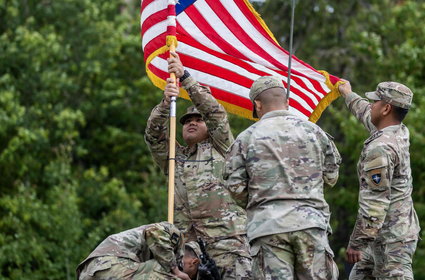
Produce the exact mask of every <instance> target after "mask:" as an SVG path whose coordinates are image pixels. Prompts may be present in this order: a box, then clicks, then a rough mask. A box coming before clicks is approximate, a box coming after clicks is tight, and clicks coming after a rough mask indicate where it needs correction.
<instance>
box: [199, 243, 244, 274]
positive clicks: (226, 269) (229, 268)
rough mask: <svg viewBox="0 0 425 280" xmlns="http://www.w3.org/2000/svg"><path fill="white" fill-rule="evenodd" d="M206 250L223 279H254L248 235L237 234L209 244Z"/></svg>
mask: <svg viewBox="0 0 425 280" xmlns="http://www.w3.org/2000/svg"><path fill="white" fill-rule="evenodd" d="M206 250H207V252H208V254H209V255H210V257H211V258H212V259H214V261H215V262H216V265H217V267H218V269H219V272H220V275H221V277H222V279H223V280H233V279H237V280H248V279H252V272H251V266H252V261H251V257H250V255H249V243H248V239H247V238H246V236H236V237H232V238H228V239H223V240H219V241H216V242H212V243H210V244H207V246H206Z"/></svg>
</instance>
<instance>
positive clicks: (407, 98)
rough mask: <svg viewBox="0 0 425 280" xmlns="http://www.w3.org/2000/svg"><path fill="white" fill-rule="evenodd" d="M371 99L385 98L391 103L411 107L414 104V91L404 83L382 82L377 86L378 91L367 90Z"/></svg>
mask: <svg viewBox="0 0 425 280" xmlns="http://www.w3.org/2000/svg"><path fill="white" fill-rule="evenodd" d="M366 97H367V98H369V99H370V100H375V101H378V100H383V101H385V102H387V103H389V104H391V105H394V106H397V107H400V108H403V109H409V108H410V106H411V105H412V99H413V93H412V91H411V90H410V89H409V88H408V87H406V86H405V85H403V84H400V83H397V82H382V83H379V84H378V86H377V87H376V91H371V92H366Z"/></svg>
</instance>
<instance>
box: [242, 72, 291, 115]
mask: <svg viewBox="0 0 425 280" xmlns="http://www.w3.org/2000/svg"><path fill="white" fill-rule="evenodd" d="M271 88H282V90H283V92H284V93H286V90H285V87H284V86H283V83H282V79H281V78H279V77H276V76H263V77H260V78H258V79H257V80H255V82H254V83H253V84H252V86H251V89H250V91H249V99H251V102H252V104H253V105H254V110H253V111H252V116H253V117H254V118H258V116H257V112H256V110H255V103H254V100H255V98H257V96H258V95H260V93H262V92H263V91H265V90H267V89H271Z"/></svg>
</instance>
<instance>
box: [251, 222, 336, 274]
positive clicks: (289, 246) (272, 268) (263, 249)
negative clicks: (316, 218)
mask: <svg viewBox="0 0 425 280" xmlns="http://www.w3.org/2000/svg"><path fill="white" fill-rule="evenodd" d="M251 250H252V255H253V258H254V260H253V267H252V271H253V274H254V279H256V280H257V279H258V280H263V279H264V280H265V279H299V280H307V279H311V280H313V279H314V280H336V279H338V268H337V266H336V264H335V262H334V261H333V252H332V250H331V248H330V247H329V243H328V238H327V233H326V231H325V230H322V229H306V230H302V231H294V232H288V233H280V234H273V235H268V236H263V237H260V238H257V239H255V240H254V242H253V244H252V249H251Z"/></svg>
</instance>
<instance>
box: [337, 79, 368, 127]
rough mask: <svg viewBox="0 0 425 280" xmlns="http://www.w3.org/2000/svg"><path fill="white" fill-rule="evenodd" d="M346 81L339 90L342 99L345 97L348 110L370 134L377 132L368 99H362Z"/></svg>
mask: <svg viewBox="0 0 425 280" xmlns="http://www.w3.org/2000/svg"><path fill="white" fill-rule="evenodd" d="M344 81H345V83H344V84H342V85H340V86H339V87H338V90H339V92H340V93H341V95H342V97H344V99H345V104H346V105H347V107H348V109H349V110H350V112H351V113H352V114H353V115H354V116H355V117H356V118H357V119H358V120H359V121H360V122H361V123H362V124H363V125H364V126H365V127H366V129H367V130H368V131H369V132H373V131H375V130H376V127H375V126H374V125H373V124H372V121H371V116H370V103H369V101H368V100H367V99H366V98H362V97H360V96H359V95H358V94H357V93H354V92H353V91H352V89H351V85H350V82H349V81H346V80H344Z"/></svg>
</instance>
